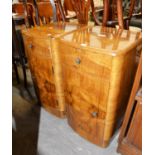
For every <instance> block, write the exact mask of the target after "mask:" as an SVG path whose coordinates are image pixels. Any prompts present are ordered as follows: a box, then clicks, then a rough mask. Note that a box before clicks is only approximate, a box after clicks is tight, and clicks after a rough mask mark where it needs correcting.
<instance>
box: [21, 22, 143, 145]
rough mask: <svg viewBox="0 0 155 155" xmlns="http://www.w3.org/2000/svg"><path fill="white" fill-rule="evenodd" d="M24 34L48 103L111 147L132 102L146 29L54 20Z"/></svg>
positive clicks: (86, 135) (53, 110)
mask: <svg viewBox="0 0 155 155" xmlns="http://www.w3.org/2000/svg"><path fill="white" fill-rule="evenodd" d="M22 34H23V38H24V44H25V50H26V54H27V57H28V62H29V66H30V71H31V74H32V79H33V81H34V85H35V86H36V87H37V90H38V93H39V98H40V100H41V103H42V105H43V107H45V109H47V110H48V111H50V112H51V113H53V114H55V115H56V116H58V117H61V118H63V117H65V116H66V117H67V119H68V123H69V125H70V126H71V127H72V128H73V129H74V130H75V131H76V132H77V133H78V134H80V135H81V136H82V137H84V138H85V139H87V140H89V141H90V142H92V143H94V144H96V145H99V146H101V147H106V146H108V144H109V142H110V140H111V138H112V136H113V135H114V133H115V131H116V129H117V128H118V126H119V125H120V123H121V119H122V116H123V114H124V112H125V109H126V106H127V102H128V98H129V95H130V91H131V88H132V83H133V80H134V76H135V71H136V64H137V63H136V53H137V52H139V51H140V50H141V44H142V39H141V32H134V31H127V30H120V29H116V28H107V27H100V26H83V25H76V24H71V23H54V24H50V25H47V26H42V27H35V28H31V29H26V30H23V32H22Z"/></svg>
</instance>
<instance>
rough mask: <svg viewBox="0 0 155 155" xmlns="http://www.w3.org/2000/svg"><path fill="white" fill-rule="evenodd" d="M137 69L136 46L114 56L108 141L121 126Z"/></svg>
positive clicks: (106, 133)
mask: <svg viewBox="0 0 155 155" xmlns="http://www.w3.org/2000/svg"><path fill="white" fill-rule="evenodd" d="M135 70H136V48H134V49H132V50H131V51H128V52H127V53H124V54H122V55H119V56H114V57H113V61H112V70H111V78H110V88H109V96H108V101H107V102H108V103H107V113H106V121H105V130H104V140H106V141H108V140H109V139H110V138H111V136H112V135H113V134H114V131H115V130H116V128H117V127H118V126H119V124H120V121H121V118H122V116H123V115H124V112H125V109H126V106H127V102H128V98H129V95H130V92H131V88H132V84H133V80H134V76H135Z"/></svg>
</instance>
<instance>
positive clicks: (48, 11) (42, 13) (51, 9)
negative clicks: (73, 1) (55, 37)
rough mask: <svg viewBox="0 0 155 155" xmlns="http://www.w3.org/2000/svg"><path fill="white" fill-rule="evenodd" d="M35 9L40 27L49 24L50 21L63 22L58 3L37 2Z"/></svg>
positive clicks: (60, 7)
mask: <svg viewBox="0 0 155 155" xmlns="http://www.w3.org/2000/svg"><path fill="white" fill-rule="evenodd" d="M37 7H38V15H39V21H40V25H44V24H49V23H50V22H52V21H61V20H63V21H65V18H64V15H62V14H63V11H62V10H61V9H62V6H61V4H60V1H58V0H57V1H53V3H51V2H49V1H45V2H38V3H37Z"/></svg>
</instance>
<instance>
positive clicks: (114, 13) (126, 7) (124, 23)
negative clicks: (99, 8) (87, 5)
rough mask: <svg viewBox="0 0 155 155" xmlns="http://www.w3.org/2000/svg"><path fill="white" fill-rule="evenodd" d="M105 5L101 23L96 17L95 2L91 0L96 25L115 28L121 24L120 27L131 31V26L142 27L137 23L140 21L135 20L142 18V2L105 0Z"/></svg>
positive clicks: (138, 0) (135, 0)
mask: <svg viewBox="0 0 155 155" xmlns="http://www.w3.org/2000/svg"><path fill="white" fill-rule="evenodd" d="M103 3H104V5H103V7H104V8H103V15H102V21H101V19H100V18H99V17H97V16H96V9H95V7H94V1H93V0H91V8H92V15H93V18H94V21H95V23H96V25H103V26H110V27H115V26H116V25H117V24H120V25H119V27H120V28H125V29H129V25H132V26H138V27H141V25H140V23H137V20H138V19H135V18H137V17H140V16H141V15H140V14H141V7H142V2H141V1H140V0H117V1H116V0H104V1H103ZM132 18H133V19H132ZM119 21H120V22H119ZM131 21H132V22H131Z"/></svg>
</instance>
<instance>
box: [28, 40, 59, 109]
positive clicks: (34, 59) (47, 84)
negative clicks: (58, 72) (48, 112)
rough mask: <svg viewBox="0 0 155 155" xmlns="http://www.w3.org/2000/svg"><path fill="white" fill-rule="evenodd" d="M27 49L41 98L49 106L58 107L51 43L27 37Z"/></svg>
mask: <svg viewBox="0 0 155 155" xmlns="http://www.w3.org/2000/svg"><path fill="white" fill-rule="evenodd" d="M25 43H26V51H27V56H28V60H29V65H30V70H31V73H32V76H34V77H35V81H36V84H37V87H38V89H39V95H40V100H41V102H42V104H43V105H45V106H47V107H52V108H57V107H58V101H57V100H56V89H55V84H54V69H53V65H52V54H51V51H50V48H49V47H50V46H49V45H50V44H49V41H48V40H45V39H33V38H28V37H27V38H26V39H25Z"/></svg>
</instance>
